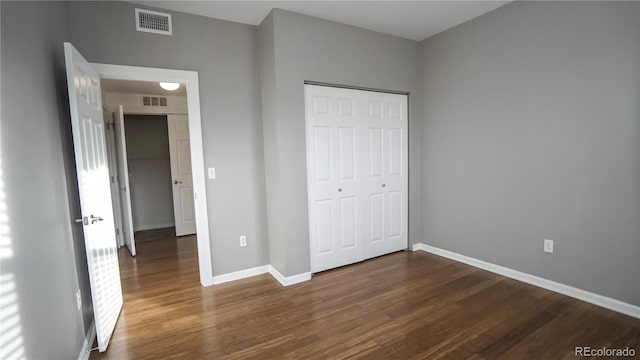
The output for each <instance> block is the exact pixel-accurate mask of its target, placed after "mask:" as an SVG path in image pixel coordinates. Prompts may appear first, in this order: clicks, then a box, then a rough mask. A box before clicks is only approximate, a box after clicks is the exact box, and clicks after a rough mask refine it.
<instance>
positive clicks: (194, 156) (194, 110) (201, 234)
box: [91, 63, 213, 286]
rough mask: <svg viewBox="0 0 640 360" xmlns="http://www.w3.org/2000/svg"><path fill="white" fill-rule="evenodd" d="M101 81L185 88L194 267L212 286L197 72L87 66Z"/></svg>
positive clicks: (136, 67)
mask: <svg viewBox="0 0 640 360" xmlns="http://www.w3.org/2000/svg"><path fill="white" fill-rule="evenodd" d="M91 65H92V66H93V67H94V68H95V69H96V70H97V71H98V73H99V74H100V77H101V78H106V79H115V80H141V81H166V82H179V83H184V84H186V87H187V109H188V110H187V112H188V115H189V139H190V143H191V148H190V150H191V169H192V175H193V197H194V200H195V202H194V205H195V213H196V233H197V234H198V236H197V238H198V266H199V270H200V283H201V284H202V286H209V285H213V262H212V259H211V237H210V235H209V213H208V210H207V194H206V180H205V172H204V169H205V164H204V150H203V145H202V144H203V140H202V119H201V114H200V89H199V84H198V72H197V71H187V70H172V69H159V68H149V67H139V66H124V65H111V64H97V63H92V64H91Z"/></svg>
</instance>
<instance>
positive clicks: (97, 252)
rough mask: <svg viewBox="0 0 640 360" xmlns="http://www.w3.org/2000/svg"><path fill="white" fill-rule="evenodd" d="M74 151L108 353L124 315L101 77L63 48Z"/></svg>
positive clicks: (99, 323)
mask: <svg viewBox="0 0 640 360" xmlns="http://www.w3.org/2000/svg"><path fill="white" fill-rule="evenodd" d="M64 54H65V63H66V69H67V85H68V88H69V108H70V112H71V127H72V130H73V147H74V152H75V158H76V173H77V177H78V190H79V194H80V208H81V210H82V219H78V220H77V221H78V222H81V223H82V228H83V232H84V240H85V247H86V252H87V267H88V270H89V282H90V285H91V297H92V300H93V313H94V318H95V325H96V333H97V337H98V349H99V350H100V351H101V352H102V351H105V350H106V349H107V345H108V344H109V339H111V334H112V333H113V330H114V328H115V326H116V321H117V320H118V316H119V315H120V310H121V309H122V287H121V284H120V269H119V268H118V251H117V247H116V236H115V229H114V225H113V212H112V205H111V195H110V189H109V168H108V164H107V148H106V145H105V132H104V122H103V118H102V99H101V95H100V77H99V75H98V73H97V72H96V71H95V70H94V69H93V68H92V67H91V65H90V64H89V63H88V62H87V61H86V60H85V59H84V58H83V57H82V55H80V53H79V52H78V51H77V50H76V49H75V48H74V47H73V45H71V44H70V43H65V44H64Z"/></svg>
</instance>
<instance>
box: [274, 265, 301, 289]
mask: <svg viewBox="0 0 640 360" xmlns="http://www.w3.org/2000/svg"><path fill="white" fill-rule="evenodd" d="M269 273H270V274H271V276H273V278H274V279H276V280H278V282H279V283H280V284H282V286H290V285H295V284H298V283H301V282H305V281H308V280H311V273H310V272H305V273H301V274H296V275H291V276H284V275H282V274H281V273H280V272H279V271H278V270H276V268H274V267H273V266H271V265H269Z"/></svg>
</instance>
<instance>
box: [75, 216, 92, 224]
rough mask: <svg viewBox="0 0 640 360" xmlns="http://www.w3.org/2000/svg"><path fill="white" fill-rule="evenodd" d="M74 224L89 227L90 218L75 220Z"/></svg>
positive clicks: (84, 217)
mask: <svg viewBox="0 0 640 360" xmlns="http://www.w3.org/2000/svg"><path fill="white" fill-rule="evenodd" d="M74 222H77V223H82V225H89V218H87V217H86V216H83V217H82V218H81V219H75V220H74Z"/></svg>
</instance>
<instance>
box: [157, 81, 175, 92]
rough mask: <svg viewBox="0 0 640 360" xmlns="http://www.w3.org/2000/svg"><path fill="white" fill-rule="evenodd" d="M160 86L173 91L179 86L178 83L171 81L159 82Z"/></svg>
mask: <svg viewBox="0 0 640 360" xmlns="http://www.w3.org/2000/svg"><path fill="white" fill-rule="evenodd" d="M160 87H161V88H163V89H165V90H167V91H174V90H177V89H178V88H179V87H180V84H179V83H172V82H161V83H160Z"/></svg>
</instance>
